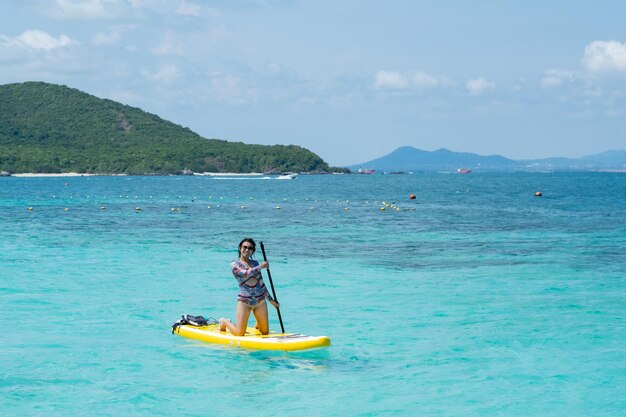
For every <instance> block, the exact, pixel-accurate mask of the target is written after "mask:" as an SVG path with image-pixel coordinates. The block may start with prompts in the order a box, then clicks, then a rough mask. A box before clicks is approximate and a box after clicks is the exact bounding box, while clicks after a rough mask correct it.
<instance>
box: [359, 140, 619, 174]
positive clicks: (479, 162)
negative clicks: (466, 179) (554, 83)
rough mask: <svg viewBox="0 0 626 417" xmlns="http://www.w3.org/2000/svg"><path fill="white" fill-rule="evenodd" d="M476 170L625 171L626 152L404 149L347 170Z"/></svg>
mask: <svg viewBox="0 0 626 417" xmlns="http://www.w3.org/2000/svg"><path fill="white" fill-rule="evenodd" d="M462 167H463V168H470V169H472V170H473V171H522V170H523V171H526V170H622V169H626V150H616V151H607V152H603V153H601V154H597V155H589V156H585V157H583V158H579V159H569V158H546V159H533V160H519V161H516V160H513V159H508V158H505V157H503V156H500V155H488V156H484V155H478V154H474V153H467V152H453V151H451V150H448V149H444V148H442V149H438V150H436V151H424V150H421V149H416V148H413V147H411V146H403V147H400V148H398V149H396V150H395V151H393V152H391V153H390V154H388V155H385V156H383V157H380V158H377V159H373V160H371V161H368V162H363V163H362V164H358V165H352V166H349V167H347V168H348V169H350V170H351V171H354V172H356V171H358V170H359V168H363V169H374V170H376V171H377V172H419V171H456V170H457V169H458V168H462Z"/></svg>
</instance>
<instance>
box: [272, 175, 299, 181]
mask: <svg viewBox="0 0 626 417" xmlns="http://www.w3.org/2000/svg"><path fill="white" fill-rule="evenodd" d="M297 176H298V174H294V173H287V174H283V175H279V176H278V177H277V179H279V180H295V179H296V177H297Z"/></svg>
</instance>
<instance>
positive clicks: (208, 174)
mask: <svg viewBox="0 0 626 417" xmlns="http://www.w3.org/2000/svg"><path fill="white" fill-rule="evenodd" d="M262 175H268V174H263V173H260V172H250V173H243V174H242V173H240V172H194V173H193V174H178V175H172V174H163V175H158V174H143V175H131V174H90V173H80V172H61V173H37V172H25V173H20V174H10V175H7V176H11V177H21V178H56V177H60V178H61V177H130V176H133V177H134V176H139V177H142V176H148V177H152V176H163V177H168V176H190V177H191V176H201V177H251V176H262Z"/></svg>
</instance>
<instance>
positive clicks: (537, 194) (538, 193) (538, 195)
mask: <svg viewBox="0 0 626 417" xmlns="http://www.w3.org/2000/svg"><path fill="white" fill-rule="evenodd" d="M542 195H543V194H541V191H537V192H536V193H535V197H541V196H542Z"/></svg>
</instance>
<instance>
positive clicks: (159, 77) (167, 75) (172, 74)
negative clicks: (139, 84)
mask: <svg viewBox="0 0 626 417" xmlns="http://www.w3.org/2000/svg"><path fill="white" fill-rule="evenodd" d="M141 75H143V76H144V77H146V78H148V79H149V80H152V81H154V82H159V83H164V84H171V83H173V82H174V81H176V79H177V78H179V77H180V76H181V75H182V72H181V70H180V69H179V68H178V67H177V66H176V65H172V64H167V65H163V66H162V67H161V68H159V70H158V71H157V72H155V73H151V72H149V71H142V72H141Z"/></svg>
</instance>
